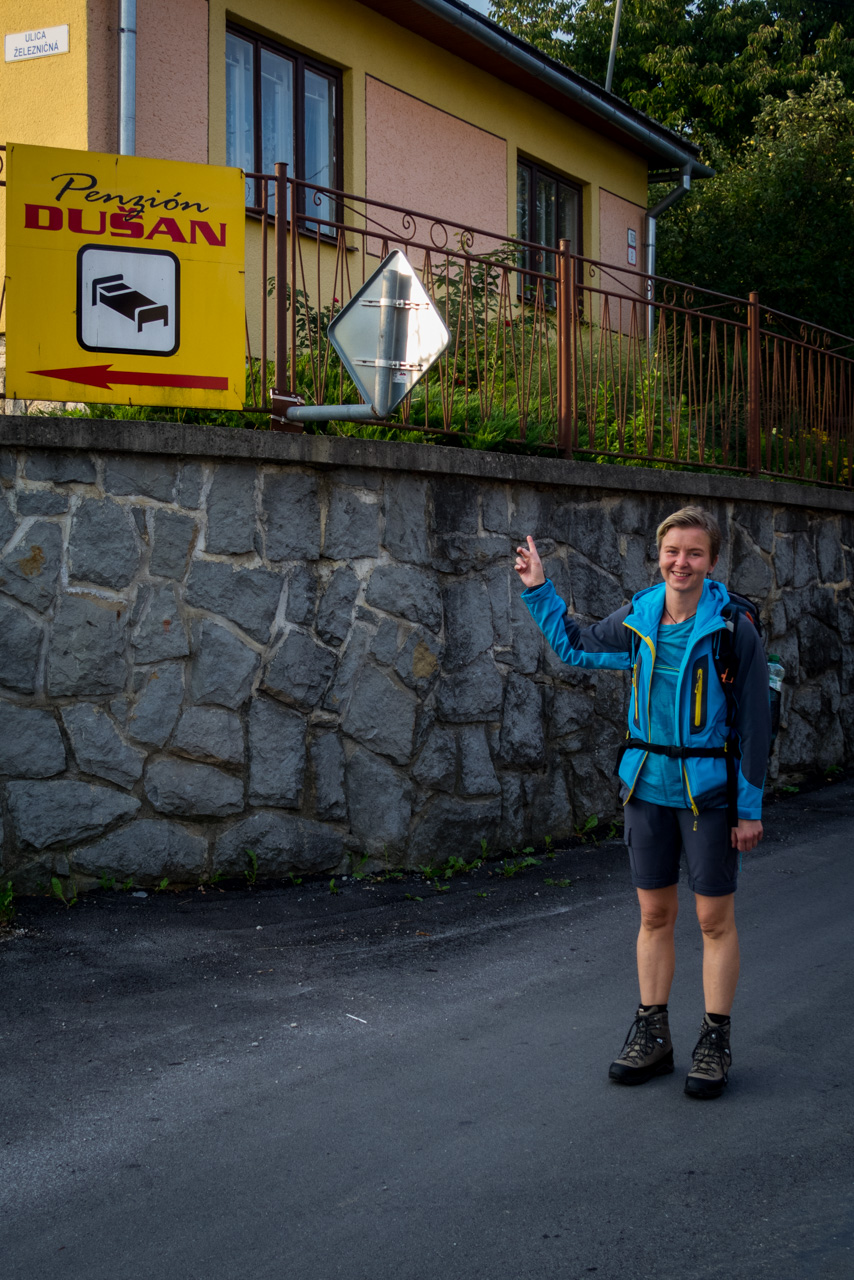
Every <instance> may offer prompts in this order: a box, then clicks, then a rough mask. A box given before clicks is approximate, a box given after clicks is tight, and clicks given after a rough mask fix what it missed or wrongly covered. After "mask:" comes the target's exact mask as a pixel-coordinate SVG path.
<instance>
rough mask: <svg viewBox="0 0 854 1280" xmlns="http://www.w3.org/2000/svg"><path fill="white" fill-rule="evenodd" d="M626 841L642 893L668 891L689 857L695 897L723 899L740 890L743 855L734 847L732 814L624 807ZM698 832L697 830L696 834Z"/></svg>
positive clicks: (637, 804) (642, 803)
mask: <svg viewBox="0 0 854 1280" xmlns="http://www.w3.org/2000/svg"><path fill="white" fill-rule="evenodd" d="M624 814H625V823H626V830H625V841H626V845H627V847H628V850H629V862H630V863H631V868H632V884H633V885H634V887H635V888H636V889H666V888H667V887H668V886H669V885H671V884H676V882H677V880H678V879H679V859H680V858H681V856H682V852H683V850H684V852H685V864H686V866H687V869H688V884H689V886H690V888H691V891H692V893H700V894H702V895H703V896H704V897H707V898H722V897H724V896H725V895H726V894H728V893H735V890H736V888H737V886H738V850H737V849H733V847H732V845H731V844H730V828H729V823H728V822H727V811H726V809H704V810H703V811H702V812H701V813H699V814H694V813H693V812H692V810H691V809H668V808H666V807H665V806H664V805H661V804H650V803H649V802H648V801H647V800H630V801H629V802H628V804H627V805H625V807H624ZM695 827H696V830H695Z"/></svg>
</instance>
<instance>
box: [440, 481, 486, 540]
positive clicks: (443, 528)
mask: <svg viewBox="0 0 854 1280" xmlns="http://www.w3.org/2000/svg"><path fill="white" fill-rule="evenodd" d="M432 487H433V513H434V527H435V530H436V532H437V533H438V534H442V533H477V523H478V496H479V494H478V489H479V486H477V485H475V484H473V483H472V481H471V480H464V479H462V478H461V477H457V476H441V477H439V478H437V479H435V480H434V481H433V486H432Z"/></svg>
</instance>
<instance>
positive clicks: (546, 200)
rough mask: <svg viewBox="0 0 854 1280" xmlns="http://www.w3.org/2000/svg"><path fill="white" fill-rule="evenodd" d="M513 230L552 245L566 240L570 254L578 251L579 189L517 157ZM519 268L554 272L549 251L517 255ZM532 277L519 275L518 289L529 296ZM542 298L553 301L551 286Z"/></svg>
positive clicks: (523, 237)
mask: <svg viewBox="0 0 854 1280" xmlns="http://www.w3.org/2000/svg"><path fill="white" fill-rule="evenodd" d="M516 233H517V235H518V237H519V239H520V240H533V241H535V242H536V243H537V244H542V245H554V247H555V248H557V246H558V244H559V243H560V241H561V240H568V241H569V243H570V246H571V248H572V252H573V253H580V252H581V192H580V190H579V188H578V187H576V186H574V185H573V184H572V183H571V182H567V181H566V180H565V179H564V178H560V177H558V175H557V174H554V173H549V172H548V170H546V169H541V168H540V167H539V165H536V164H534V163H533V162H532V161H528V160H520V161H519V163H518V166H517V169H516ZM519 265H520V267H522V268H527V270H528V271H542V272H544V273H546V274H547V275H552V274H554V273H555V272H556V271H557V259H556V258H555V255H554V254H553V253H546V254H537V252H536V251H535V250H533V249H529V250H527V251H525V252H524V253H523V254H522V255H521V261H520V263H519ZM536 284H537V282H536V279H535V278H534V277H532V276H528V275H520V282H519V291H520V293H521V292H522V290H523V289H524V291H525V293H526V294H528V295H529V296H531V297H533V295H534V293H535V292H536ZM545 296H546V301H547V302H548V303H549V304H553V303H554V287H553V286H552V285H546V286H545Z"/></svg>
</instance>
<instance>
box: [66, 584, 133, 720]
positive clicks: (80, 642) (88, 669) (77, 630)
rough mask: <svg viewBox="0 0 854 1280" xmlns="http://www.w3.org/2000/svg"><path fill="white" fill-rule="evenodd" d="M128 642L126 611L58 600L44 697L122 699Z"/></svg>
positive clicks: (85, 599)
mask: <svg viewBox="0 0 854 1280" xmlns="http://www.w3.org/2000/svg"><path fill="white" fill-rule="evenodd" d="M126 636H127V610H126V609H123V608H122V607H121V606H117V605H115V604H112V603H110V602H109V601H106V600H103V601H102V600H93V599H90V598H88V597H86V596H73V595H63V596H60V598H59V606H58V609H57V616H56V621H55V622H54V624H53V632H52V635H51V638H50V648H49V651H48V660H47V689H48V693H49V694H51V696H53V697H62V696H72V695H75V694H76V695H79V696H80V697H84V698H100V697H103V696H105V695H109V694H112V693H121V691H122V690H123V689H124V687H125V684H126V681H127V660H126V658H125V645H126Z"/></svg>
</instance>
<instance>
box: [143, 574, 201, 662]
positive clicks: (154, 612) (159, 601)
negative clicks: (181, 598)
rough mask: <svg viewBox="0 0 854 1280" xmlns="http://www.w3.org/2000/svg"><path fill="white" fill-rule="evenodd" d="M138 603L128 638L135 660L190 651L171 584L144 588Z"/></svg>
mask: <svg viewBox="0 0 854 1280" xmlns="http://www.w3.org/2000/svg"><path fill="white" fill-rule="evenodd" d="M137 604H138V608H139V621H138V622H137V624H136V626H135V627H134V630H133V635H132V639H131V643H132V644H133V649H134V655H135V657H136V661H137V662H163V660H164V659H165V658H185V657H186V656H187V654H188V653H189V652H190V642H189V640H188V638H187V629H186V627H185V625H184V620H183V618H182V617H181V610H180V608H179V605H178V599H177V596H176V594H175V588H174V586H171V585H170V586H161V587H148V588H145V589H144V590H143V591H141V592H140V594H139V597H138V600H137Z"/></svg>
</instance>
